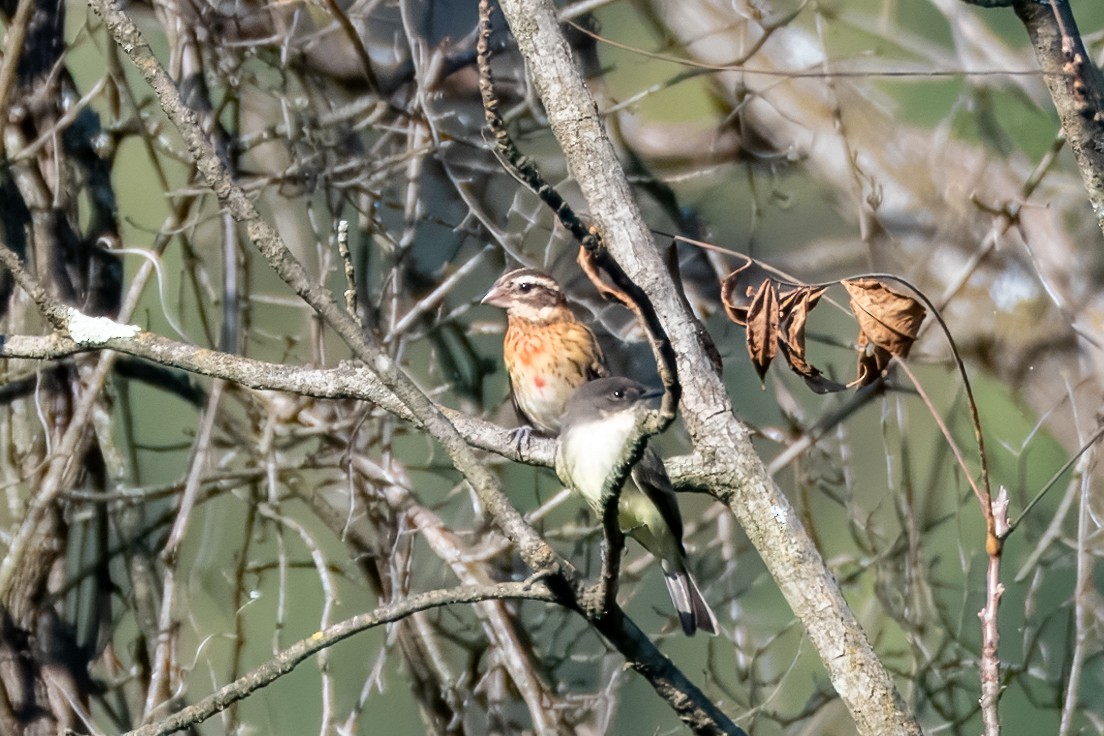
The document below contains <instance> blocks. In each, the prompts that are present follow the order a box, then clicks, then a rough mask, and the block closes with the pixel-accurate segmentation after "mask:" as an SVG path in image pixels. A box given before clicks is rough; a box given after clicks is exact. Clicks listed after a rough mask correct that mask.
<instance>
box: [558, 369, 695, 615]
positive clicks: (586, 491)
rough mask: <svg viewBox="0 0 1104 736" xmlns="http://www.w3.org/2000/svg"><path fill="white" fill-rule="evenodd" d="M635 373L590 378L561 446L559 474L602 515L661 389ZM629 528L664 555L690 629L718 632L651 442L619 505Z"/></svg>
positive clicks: (674, 597) (574, 402) (570, 412)
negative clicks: (628, 448) (609, 484)
mask: <svg viewBox="0 0 1104 736" xmlns="http://www.w3.org/2000/svg"><path fill="white" fill-rule="evenodd" d="M662 393H663V392H662V390H657V391H650V390H649V389H647V388H645V386H644V385H643V384H640V383H637V382H636V381H633V380H632V379H629V378H622V377H615V378H600V379H597V380H594V381H590V382H589V383H586V384H584V385H583V386H581V387H580V388H579V389H578V390H576V391H575V393H574V394H572V396H571V399H570V400H569V401H568V402H567V410H566V412H565V413H564V416H563V426H562V427H561V429H560V441H559V443H558V445H557V447H556V474H557V475H558V476H560V480H562V481H563V482H564V483H565V484H567V485H568V486H569V487H570V488H571V489H572V490H574V491H575V492H576V493H578V494H579V495H580V496H582V497H583V499H584V500H585V501H586V502H587V504H588V505H589V506H590V507H591V509H593V511H594V513H595V514H597V515H598V516H599V517H601V514H602V506H603V499H604V494H603V490H604V489H605V484H606V479H607V478H608V477H609V474H610V473H611V472H612V471H613V468H614V466H615V465H616V464H617V461H618V460H620V458H621V453H622V452H623V451H624V449H625V444H626V443H627V442H628V440H629V437H630V436H632V434H633V432H635V431H636V425H637V423H638V422H639V421H640V418H641V415H642V414H643V413H644V412H645V411H647V408H648V406H647V405H648V401H649V400H650V399H652V398H655V397H656V396H659V395H661V394H662ZM617 522H618V525H619V526H620V527H621V530H622V531H623V532H624V533H625V534H627V535H628V536H630V537H632V538H633V539H635V540H636V541H637V542H639V543H640V544H641V545H642V546H643V547H644V549H646V550H648V551H649V552H651V553H652V554H653V555H655V556H656V557H657V558H659V561H660V565H661V566H662V568H663V580H664V582H665V583H667V592H668V593H669V594H670V595H671V601H672V602H673V603H674V605H675V610H676V611H678V615H679V622H680V623H681V624H682V630H683V631H684V632H685V633H686V635H687V636H693V635H694V633H695V632H696V631H704V632H706V633H707V634H716V633H717V618H716V616H714V615H713V610H712V609H711V608H710V607H709V604H708V603H706V601H705V597H704V596H703V595H702V593H701V590H700V589H699V588H698V584H697V582H696V581H695V580H694V576H693V575H691V574H690V569H689V568H688V567H687V566H686V548H685V547H683V544H682V515H681V514H680V513H679V508H678V501H677V500H676V497H675V491H674V488H673V487H672V486H671V480H670V478H668V477H667V470H666V468H664V467H663V461H662V460H661V459H660V457H659V455H658V454H656V452H655V450H653V449H652V448H651V446H647V447H645V448H644V454H643V455H642V456H641V458H640V461H639V462H637V464H636V465H635V466H634V467H633V469H632V473H631V475H630V479H629V480H626V481H625V485H624V487H623V488H622V490H621V496H620V498H619V499H618V505H617Z"/></svg>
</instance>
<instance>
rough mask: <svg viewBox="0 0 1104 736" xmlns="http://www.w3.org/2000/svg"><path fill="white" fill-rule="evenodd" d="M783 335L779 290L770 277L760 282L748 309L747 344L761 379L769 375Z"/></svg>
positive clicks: (752, 361)
mask: <svg viewBox="0 0 1104 736" xmlns="http://www.w3.org/2000/svg"><path fill="white" fill-rule="evenodd" d="M780 335H781V313H780V311H779V306H778V290H777V289H776V288H775V286H774V282H773V281H771V280H770V279H767V280H764V281H763V283H761V284H759V289H758V290H757V291H756V292H755V296H754V297H753V298H752V300H751V306H749V307H748V310H747V345H748V354H749V355H750V356H751V364H752V365H753V366H755V372H756V373H758V374H759V380H760V381H761V380H763V378H764V376H766V375H767V368H769V367H770V364H771V361H772V360H774V356H775V355H777V354H778V343H779V339H780Z"/></svg>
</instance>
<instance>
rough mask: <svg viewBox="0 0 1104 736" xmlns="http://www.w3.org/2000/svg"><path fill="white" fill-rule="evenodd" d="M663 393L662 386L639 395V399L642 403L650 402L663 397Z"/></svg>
mask: <svg viewBox="0 0 1104 736" xmlns="http://www.w3.org/2000/svg"><path fill="white" fill-rule="evenodd" d="M664 393H665V392H664V390H663V387H662V386H659V387H658V388H649V389H648V390H647V391H645V392H644V393H642V394H640V398H641V399H643V400H644V401H651V400H652V399H658V398H660V397H661V396H663V394H664Z"/></svg>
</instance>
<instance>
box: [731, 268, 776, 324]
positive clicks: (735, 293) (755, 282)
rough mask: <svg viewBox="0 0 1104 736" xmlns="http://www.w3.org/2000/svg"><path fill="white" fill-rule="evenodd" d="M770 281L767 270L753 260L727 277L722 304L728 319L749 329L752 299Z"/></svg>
mask: <svg viewBox="0 0 1104 736" xmlns="http://www.w3.org/2000/svg"><path fill="white" fill-rule="evenodd" d="M769 280H770V274H769V273H768V272H767V269H765V268H763V267H762V266H760V265H759V264H758V263H756V262H755V261H751V260H749V261H748V262H747V263H745V264H744V265H742V266H740V267H739V268H737V269H736V270H735V271H733V272H732V273H730V274H729V275H728V276H726V277H725V279H724V281H723V282H721V304H722V305H723V306H724V309H725V314H727V315H728V318H729V319H730V320H732V321H733V322H735V323H736V324H738V325H740V326H741V327H747V323H748V310H749V309H750V308H751V302H752V299H753V298H754V297H755V295H756V294H757V293H758V291H759V288H760V286H762V284H763V282H764V281H769Z"/></svg>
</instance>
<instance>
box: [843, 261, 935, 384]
mask: <svg viewBox="0 0 1104 736" xmlns="http://www.w3.org/2000/svg"><path fill="white" fill-rule="evenodd" d="M841 283H842V284H843V288H845V289H847V293H848V294H850V295H851V311H852V312H854V313H855V318H856V319H858V321H859V330H860V331H861V332H862V335H863V336H865V340H862V341H860V345H865V343H866V342H869V343H871V344H873V345H874V346H876V347H877V348H880V349H881V350H882V351H884V352H886V353H889V354H890V355H894V356H897V357H900V358H904V357H906V356H907V355H908V352H909V349H910V348H911V347H912V344H913V343H914V342H915V341H916V336H917V335H918V334H919V332H920V324H921V323H922V322H923V321H924V316H925V315H926V314H927V310H925V309H924V306H923V305H922V304H921V303H920V302H918V301H916V300H915V299H913V298H912V297H910V296H906V295H904V294H901V293H898V292H896V291H894V290H893V289H890V288H889V287H888V286H886V285H885V284H883V283H882V282H880V281H877V280H876V279H845V280H844V281H842V282H841ZM877 352H878V351H877V350H876V351H874V353H875V355H876V354H877ZM888 362H889V361H888V358H885V359H884V360H883V359H882V358H878V359H876V360H875V364H877V365H881V368H880V369H879V371H878V375H881V370H884V369H885V366H884V365H883V363H888ZM861 365H862V359H861V358H860V376H859V378H860V379H862V374H861Z"/></svg>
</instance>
